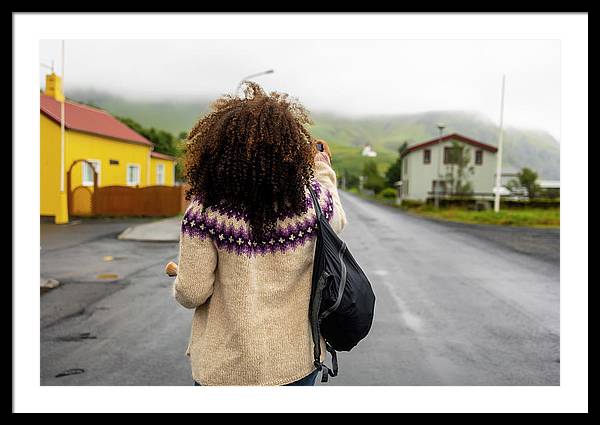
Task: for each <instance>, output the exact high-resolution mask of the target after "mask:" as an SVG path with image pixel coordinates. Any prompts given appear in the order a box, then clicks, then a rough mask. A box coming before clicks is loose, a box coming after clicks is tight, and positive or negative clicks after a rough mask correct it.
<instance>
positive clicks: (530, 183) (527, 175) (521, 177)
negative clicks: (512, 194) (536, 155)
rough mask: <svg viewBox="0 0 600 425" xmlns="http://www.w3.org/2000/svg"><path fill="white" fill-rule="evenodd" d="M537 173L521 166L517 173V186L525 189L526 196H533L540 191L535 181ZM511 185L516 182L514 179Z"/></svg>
mask: <svg viewBox="0 0 600 425" xmlns="http://www.w3.org/2000/svg"><path fill="white" fill-rule="evenodd" d="M537 179H538V174H537V173H536V172H535V171H533V170H532V169H530V168H527V167H525V168H523V169H522V170H521V171H520V172H518V173H517V181H518V184H519V186H521V187H524V188H525V189H526V190H527V196H528V197H529V198H535V196H536V195H537V194H538V193H539V191H540V185H539V184H538V183H537ZM511 183H513V184H511V186H512V187H514V184H515V183H516V182H515V181H514V180H513V181H512V182H511Z"/></svg>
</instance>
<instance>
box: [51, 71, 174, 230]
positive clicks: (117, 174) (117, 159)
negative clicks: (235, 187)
mask: <svg viewBox="0 0 600 425" xmlns="http://www.w3.org/2000/svg"><path fill="white" fill-rule="evenodd" d="M61 86H62V84H61V81H60V77H58V76H57V75H56V74H54V73H53V74H50V75H47V76H46V90H45V92H44V93H43V94H40V215H42V216H54V217H55V221H56V222H57V223H60V222H66V221H68V215H67V193H66V192H67V190H68V188H69V186H70V188H71V190H72V191H73V193H74V191H75V190H76V189H77V188H78V187H84V188H87V189H88V190H87V191H88V192H90V193H91V191H92V190H93V187H94V170H93V169H92V168H91V165H93V167H94V169H95V171H96V174H97V186H98V187H105V186H130V187H147V186H155V185H162V186H174V185H175V161H176V158H174V157H172V156H169V155H165V154H161V153H158V152H154V151H153V150H154V144H153V143H152V142H150V141H149V140H148V139H146V138H145V137H143V136H142V135H140V134H138V133H136V132H135V131H133V130H132V129H131V128H129V127H127V126H126V125H125V124H123V123H122V122H120V121H119V120H118V119H116V118H115V117H113V116H112V115H110V114H109V113H108V112H106V111H103V110H101V109H97V108H92V107H90V106H86V105H82V104H79V103H75V102H71V101H68V100H64V96H63V93H62V87H61ZM63 102H64V143H63V142H61V107H62V105H61V104H62V103H63ZM61 152H62V154H63V158H64V163H63V164H61ZM82 160H85V161H82ZM90 164H91V165H90ZM61 169H62V170H63V173H64V174H63V179H64V180H62V181H61ZM68 180H69V181H68ZM61 186H62V187H61ZM61 189H62V190H61Z"/></svg>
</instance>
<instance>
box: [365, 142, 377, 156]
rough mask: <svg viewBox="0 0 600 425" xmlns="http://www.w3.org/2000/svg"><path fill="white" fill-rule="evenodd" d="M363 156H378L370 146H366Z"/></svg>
mask: <svg viewBox="0 0 600 425" xmlns="http://www.w3.org/2000/svg"><path fill="white" fill-rule="evenodd" d="M362 156H368V157H375V156H377V152H375V151H374V150H373V148H372V147H371V145H370V144H366V145H365V147H364V148H363V150H362Z"/></svg>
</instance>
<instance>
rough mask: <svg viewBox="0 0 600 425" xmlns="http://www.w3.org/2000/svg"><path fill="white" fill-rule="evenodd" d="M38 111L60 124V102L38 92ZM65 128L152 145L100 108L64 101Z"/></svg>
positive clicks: (152, 145)
mask: <svg viewBox="0 0 600 425" xmlns="http://www.w3.org/2000/svg"><path fill="white" fill-rule="evenodd" d="M40 112H42V113H43V114H44V115H46V116H47V117H48V118H50V119H52V120H54V121H56V122H57V123H59V124H60V102H59V101H57V100H55V99H54V98H53V97H50V96H46V95H45V94H43V93H41V94H40ZM65 128H67V129H69V130H76V131H83V132H85V133H92V134H98V135H100V136H106V137H112V138H113V139H119V140H125V141H127V142H133V143H139V144H142V145H147V146H151V147H154V144H153V143H152V142H151V141H150V140H148V139H146V138H145V137H144V136H142V135H140V134H138V133H136V132H135V131H133V130H132V129H131V128H129V127H127V126H126V125H125V124H123V123H122V122H121V121H119V120H118V119H116V118H115V117H113V116H112V115H110V114H109V113H108V112H106V111H103V110H101V109H96V108H92V107H90V106H86V105H82V104H80V103H75V102H71V101H65Z"/></svg>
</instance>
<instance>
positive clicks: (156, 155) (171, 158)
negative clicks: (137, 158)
mask: <svg viewBox="0 0 600 425" xmlns="http://www.w3.org/2000/svg"><path fill="white" fill-rule="evenodd" d="M150 156H151V157H152V158H158V159H166V160H169V161H176V160H177V158H175V157H174V156H171V155H167V154H165V153H160V152H154V151H152V152H150Z"/></svg>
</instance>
